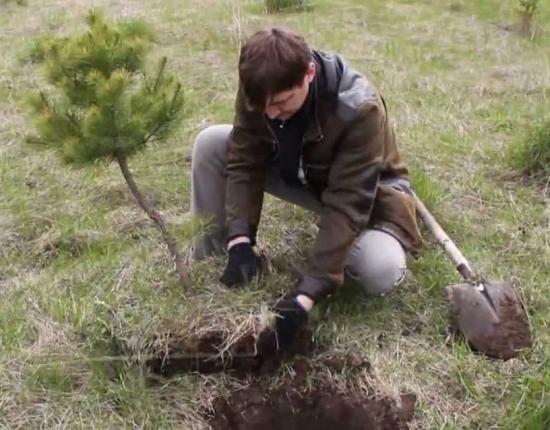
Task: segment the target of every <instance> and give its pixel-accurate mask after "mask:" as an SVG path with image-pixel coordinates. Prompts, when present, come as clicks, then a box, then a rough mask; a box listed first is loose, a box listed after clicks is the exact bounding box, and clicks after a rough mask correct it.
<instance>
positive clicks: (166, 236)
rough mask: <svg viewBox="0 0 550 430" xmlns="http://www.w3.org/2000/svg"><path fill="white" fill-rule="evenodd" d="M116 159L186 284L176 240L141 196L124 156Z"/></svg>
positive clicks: (158, 214)
mask: <svg viewBox="0 0 550 430" xmlns="http://www.w3.org/2000/svg"><path fill="white" fill-rule="evenodd" d="M116 159H117V162H118V165H119V166H120V170H122V174H123V175H124V179H126V183H127V184H128V187H130V190H131V191H132V194H133V196H134V197H135V199H136V200H137V202H138V204H139V205H140V206H141V208H142V209H143V210H144V211H145V212H146V213H147V215H149V218H151V219H152V220H153V221H154V222H155V223H156V224H157V225H158V227H159V228H160V231H161V233H162V239H163V240H164V243H166V246H168V250H169V251H170V254H171V256H172V258H173V259H174V263H175V268H176V273H177V274H178V276H179V278H180V282H181V284H182V285H184V286H185V285H186V284H187V281H188V280H189V277H188V274H187V268H186V267H185V263H184V261H183V257H182V256H181V254H180V253H179V251H178V246H177V244H176V240H175V239H174V238H173V237H172V235H171V234H170V233H169V232H168V230H167V229H166V223H165V222H164V219H163V218H162V216H161V214H160V213H159V212H158V211H156V210H155V209H153V208H151V207H150V206H149V204H148V203H147V202H146V201H145V199H144V198H143V195H142V194H141V192H140V191H139V189H138V187H137V185H136V183H135V181H134V178H133V176H132V173H131V172H130V170H129V169H128V162H127V158H126V156H125V155H120V154H118V155H116Z"/></svg>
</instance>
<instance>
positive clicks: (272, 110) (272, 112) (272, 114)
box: [265, 107, 281, 119]
mask: <svg viewBox="0 0 550 430" xmlns="http://www.w3.org/2000/svg"><path fill="white" fill-rule="evenodd" d="M280 113H281V110H280V109H279V108H277V107H268V108H267V109H266V111H265V114H266V115H267V117H268V118H269V119H275V118H277V116H279V114H280Z"/></svg>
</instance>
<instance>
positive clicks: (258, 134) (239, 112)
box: [225, 89, 271, 244]
mask: <svg viewBox="0 0 550 430" xmlns="http://www.w3.org/2000/svg"><path fill="white" fill-rule="evenodd" d="M235 112H236V113H235V119H234V122H233V130H232V131H231V134H230V136H229V144H228V152H227V175H228V176H227V185H226V190H225V196H226V197H225V210H226V223H227V240H228V241H229V240H231V239H232V238H234V237H236V236H248V237H249V238H250V240H251V241H252V244H254V243H255V239H256V230H257V228H258V224H259V220H260V215H261V210H262V203H263V192H264V181H265V171H266V166H267V160H268V157H269V154H270V149H271V141H269V140H268V139H266V137H265V133H264V134H263V135H262V131H263V130H265V128H266V125H265V122H264V120H263V118H262V115H261V114H259V113H255V112H253V111H251V110H249V109H247V107H246V105H245V101H244V96H243V94H242V91H241V90H240V89H239V92H238V94H237V100H236V103H235Z"/></svg>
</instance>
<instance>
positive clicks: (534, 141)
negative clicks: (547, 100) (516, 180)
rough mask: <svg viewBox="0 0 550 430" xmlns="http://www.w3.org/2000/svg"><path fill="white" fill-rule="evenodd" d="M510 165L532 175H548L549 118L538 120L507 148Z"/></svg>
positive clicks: (549, 152) (549, 171)
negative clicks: (518, 140) (521, 139)
mask: <svg viewBox="0 0 550 430" xmlns="http://www.w3.org/2000/svg"><path fill="white" fill-rule="evenodd" d="M509 160H510V163H511V165H512V166H513V167H514V168H516V169H519V170H521V171H522V172H523V173H525V174H526V175H529V176H534V177H543V178H544V177H548V176H550V118H546V119H543V120H539V121H538V122H536V123H535V124H534V125H533V126H532V127H531V128H530V130H529V131H528V133H527V136H526V137H525V138H524V139H523V141H521V142H519V143H516V144H514V145H512V146H511V148H510V150H509Z"/></svg>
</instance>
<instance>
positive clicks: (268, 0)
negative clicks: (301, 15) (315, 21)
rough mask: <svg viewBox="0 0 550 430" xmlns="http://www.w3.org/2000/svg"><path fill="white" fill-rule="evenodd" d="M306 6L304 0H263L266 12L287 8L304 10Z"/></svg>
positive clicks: (285, 9) (281, 10)
mask: <svg viewBox="0 0 550 430" xmlns="http://www.w3.org/2000/svg"><path fill="white" fill-rule="evenodd" d="M307 7H308V5H307V1H306V0H265V8H266V10H267V12H268V13H278V12H283V11H287V10H304V9H306V8H307Z"/></svg>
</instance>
